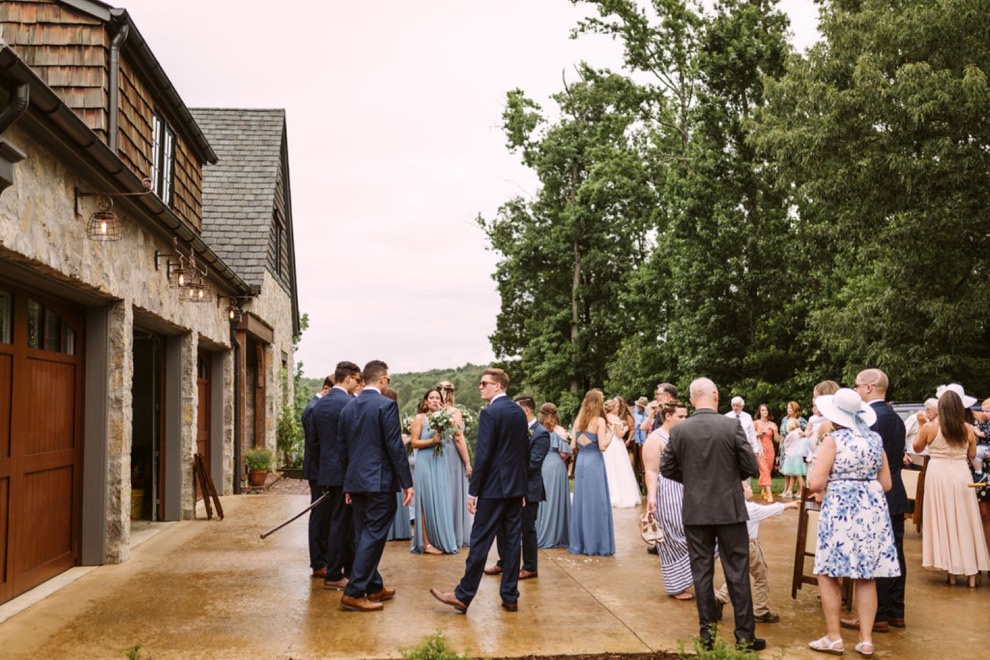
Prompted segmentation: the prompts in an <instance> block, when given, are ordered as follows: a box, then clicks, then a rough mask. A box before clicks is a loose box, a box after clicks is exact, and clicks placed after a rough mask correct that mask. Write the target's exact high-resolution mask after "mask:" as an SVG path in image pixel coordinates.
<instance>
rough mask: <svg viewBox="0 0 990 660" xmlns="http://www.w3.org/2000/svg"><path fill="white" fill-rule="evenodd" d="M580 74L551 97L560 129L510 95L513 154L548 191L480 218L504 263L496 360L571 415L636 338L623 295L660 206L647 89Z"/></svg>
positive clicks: (582, 70)
mask: <svg viewBox="0 0 990 660" xmlns="http://www.w3.org/2000/svg"><path fill="white" fill-rule="evenodd" d="M578 73H579V78H580V79H579V80H578V81H577V82H575V83H571V84H566V85H565V88H564V91H562V92H560V93H558V94H556V95H554V97H553V100H554V101H555V102H556V103H557V105H558V107H559V112H560V119H559V120H558V121H557V122H556V123H550V122H549V120H548V119H547V118H546V117H545V116H543V115H542V114H541V108H540V107H539V105H538V104H536V103H535V102H534V101H532V100H531V99H529V98H527V97H526V96H525V94H524V93H523V92H522V90H518V89H517V90H513V91H511V92H509V94H508V100H507V104H506V109H505V112H504V113H503V125H504V129H505V133H506V136H507V137H508V146H509V148H510V150H512V151H514V152H518V153H519V154H520V155H521V157H522V161H523V163H524V164H526V165H527V166H529V167H531V168H533V169H534V170H535V172H536V174H537V176H538V177H539V181H540V189H539V191H538V193H537V195H536V197H535V198H534V199H532V200H524V199H522V198H516V199H513V200H510V201H509V202H507V203H506V204H504V205H503V206H502V207H501V208H500V209H499V211H498V214H497V216H496V217H495V218H494V219H491V220H486V219H484V218H481V217H479V218H478V223H479V225H480V226H481V227H482V229H483V230H484V232H485V234H486V236H487V237H488V240H489V242H490V246H491V249H492V250H493V251H495V252H497V253H498V254H499V255H500V257H501V258H500V260H499V262H498V265H497V268H496V272H495V274H494V275H493V277H494V279H495V281H496V282H497V284H498V289H499V293H500V296H501V299H502V306H501V311H500V313H499V317H498V320H497V324H496V330H495V333H494V334H493V335H492V337H491V340H492V346H493V348H494V349H495V353H496V354H497V355H498V356H500V357H502V358H512V357H515V356H518V357H519V369H520V370H521V371H522V372H523V374H524V384H525V385H526V387H527V388H528V389H529V391H531V392H533V393H534V394H536V395H537V396H538V397H541V398H543V399H551V400H557V401H558V404H559V405H561V407H562V409H563V412H564V414H565V415H566V414H567V413H568V412H570V408H572V407H573V406H574V405H575V404H576V402H577V397H578V395H579V393H580V394H583V392H584V390H585V389H588V388H589V387H592V386H601V385H602V383H603V382H604V380H605V376H606V369H607V365H608V363H609V360H610V359H611V357H612V356H613V354H614V353H615V351H616V349H617V348H618V347H619V345H620V342H621V339H622V337H624V336H625V334H626V333H627V332H628V331H629V329H630V324H629V321H628V319H627V318H626V316H625V314H624V310H623V308H622V304H621V294H622V291H623V290H624V289H625V287H626V286H628V283H629V279H630V274H631V273H632V272H633V270H634V266H635V265H636V264H637V263H639V261H641V260H642V259H643V258H644V257H645V251H646V241H645V236H646V234H647V230H648V228H649V227H650V226H651V224H652V223H653V214H654V210H655V208H656V196H655V193H654V190H653V187H652V185H651V181H650V178H649V177H648V176H647V164H646V162H645V161H644V158H643V154H642V145H641V140H642V139H643V137H642V119H641V111H640V102H641V101H642V96H641V94H640V90H639V88H638V87H637V86H636V85H634V84H633V83H631V81H629V80H628V79H627V78H625V77H623V76H620V75H616V74H612V73H609V72H607V71H595V70H593V69H591V68H590V67H588V66H585V65H582V66H580V67H579V69H578ZM561 397H564V398H563V399H561Z"/></svg>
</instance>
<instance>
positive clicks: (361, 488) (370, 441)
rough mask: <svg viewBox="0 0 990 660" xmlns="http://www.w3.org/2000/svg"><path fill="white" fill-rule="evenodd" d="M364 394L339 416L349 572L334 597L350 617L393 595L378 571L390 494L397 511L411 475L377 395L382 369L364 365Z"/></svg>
mask: <svg viewBox="0 0 990 660" xmlns="http://www.w3.org/2000/svg"><path fill="white" fill-rule="evenodd" d="M362 376H363V379H364V383H365V385H364V390H363V391H362V392H361V394H360V395H359V396H358V397H357V398H356V399H354V400H353V401H351V403H349V404H348V405H347V406H346V407H345V408H344V410H343V411H342V412H341V413H340V429H339V430H340V438H341V440H342V441H343V442H342V446H343V450H344V451H343V464H344V468H345V473H344V493H346V495H345V497H346V500H347V503H348V504H350V505H351V507H352V508H353V510H354V512H353V515H354V567H353V568H352V570H351V579H350V581H349V582H348V583H347V586H346V587H345V588H344V595H343V596H341V597H340V608H341V609H343V610H352V611H356V612H372V611H374V610H380V609H382V601H386V600H389V599H390V598H392V597H393V596H395V589H389V588H387V587H386V586H385V583H384V581H383V580H382V576H381V573H379V572H378V564H379V562H380V561H381V559H382V552H384V550H385V541H386V539H387V538H388V530H389V528H390V527H391V526H392V521H393V520H394V519H395V510H396V508H397V505H396V501H395V493H396V492H398V491H399V488H400V487H401V489H402V491H403V494H404V499H403V506H409V503H410V502H412V498H413V485H412V472H410V470H409V460H408V458H407V456H406V449H405V446H404V445H403V444H402V423H401V422H400V421H399V406H398V405H397V404H396V403H395V401H393V400H392V399H390V398H388V397H386V396H384V395H382V392H384V391H385V389H386V388H387V387H388V384H389V381H390V380H391V378H389V375H388V365H387V364H385V363H384V362H382V361H381V360H372V361H371V362H369V363H368V364H366V365H364V372H363V373H362Z"/></svg>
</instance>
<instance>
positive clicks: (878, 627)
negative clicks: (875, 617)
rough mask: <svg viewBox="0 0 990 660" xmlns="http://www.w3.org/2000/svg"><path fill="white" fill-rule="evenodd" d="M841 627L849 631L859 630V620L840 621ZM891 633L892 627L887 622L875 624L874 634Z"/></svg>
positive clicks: (876, 622) (875, 622)
mask: <svg viewBox="0 0 990 660" xmlns="http://www.w3.org/2000/svg"><path fill="white" fill-rule="evenodd" d="M839 625H840V626H842V627H843V628H848V629H849V630H859V619H839ZM889 631H890V627H889V625H888V624H887V622H886V621H874V622H873V632H878V633H885V632H889Z"/></svg>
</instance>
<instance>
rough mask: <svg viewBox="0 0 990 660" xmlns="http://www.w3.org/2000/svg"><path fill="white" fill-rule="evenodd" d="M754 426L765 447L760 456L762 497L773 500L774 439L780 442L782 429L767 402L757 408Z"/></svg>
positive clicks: (767, 500)
mask: <svg viewBox="0 0 990 660" xmlns="http://www.w3.org/2000/svg"><path fill="white" fill-rule="evenodd" d="M753 428H754V429H755V430H756V437H757V439H759V441H760V446H761V447H762V448H763V453H761V454H760V455H759V457H758V459H759V463H760V481H759V483H760V490H761V491H762V495H761V497H762V498H763V500H764V501H765V502H773V492H772V491H771V489H770V486H771V485H772V483H773V482H772V480H771V475H772V473H773V464H774V458H775V456H774V450H773V441H774V440H775V439H776V440H777V442H778V443H779V442H780V431H779V430H778V429H777V425H776V424H774V423H773V417H771V416H770V409H769V408H767V404H765V403H761V404H760V407H759V408H757V410H756V419H754V420H753Z"/></svg>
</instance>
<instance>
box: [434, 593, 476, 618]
mask: <svg viewBox="0 0 990 660" xmlns="http://www.w3.org/2000/svg"><path fill="white" fill-rule="evenodd" d="M430 593H431V594H433V597H434V598H436V599H437V600H439V601H440V602H441V603H443V604H444V605H450V606H451V607H453V608H454V609H455V610H457V611H458V612H460V613H461V614H467V608H468V606H467V605H465V604H464V603H462V602H461V601H459V600H457V596H455V595H454V592H452V591H440V590H439V589H430Z"/></svg>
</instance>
